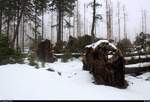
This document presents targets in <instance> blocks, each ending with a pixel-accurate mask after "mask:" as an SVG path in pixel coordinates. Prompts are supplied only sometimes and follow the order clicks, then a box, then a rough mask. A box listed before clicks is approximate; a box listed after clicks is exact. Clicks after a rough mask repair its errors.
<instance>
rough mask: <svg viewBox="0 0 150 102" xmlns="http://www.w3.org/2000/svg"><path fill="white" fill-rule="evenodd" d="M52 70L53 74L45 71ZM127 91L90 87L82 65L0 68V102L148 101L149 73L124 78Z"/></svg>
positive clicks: (74, 61)
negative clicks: (20, 101)
mask: <svg viewBox="0 0 150 102" xmlns="http://www.w3.org/2000/svg"><path fill="white" fill-rule="evenodd" d="M49 68H50V69H53V70H55V72H51V71H48V70H47V69H49ZM126 80H127V81H128V82H129V87H128V88H127V89H117V88H113V87H109V86H104V85H94V84H93V83H92V82H93V78H92V76H91V75H90V74H89V73H88V72H86V71H82V62H81V61H80V60H79V59H74V60H72V61H69V62H67V63H62V62H60V61H57V62H55V63H53V64H48V63H47V64H46V67H45V68H40V69H35V68H34V67H31V66H29V65H27V64H13V65H3V66H0V100H150V95H149V94H150V73H145V74H143V75H141V76H138V77H132V76H130V75H126Z"/></svg>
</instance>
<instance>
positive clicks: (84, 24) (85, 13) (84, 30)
mask: <svg viewBox="0 0 150 102" xmlns="http://www.w3.org/2000/svg"><path fill="white" fill-rule="evenodd" d="M85 8H86V4H84V35H85V21H86V20H85V19H86V18H85V17H86V11H85Z"/></svg>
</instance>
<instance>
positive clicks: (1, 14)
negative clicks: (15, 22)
mask: <svg viewBox="0 0 150 102" xmlns="http://www.w3.org/2000/svg"><path fill="white" fill-rule="evenodd" d="M2 16H3V10H2V9H1V10H0V39H1V33H2Z"/></svg>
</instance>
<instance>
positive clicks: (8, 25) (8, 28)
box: [7, 15, 10, 41]
mask: <svg viewBox="0 0 150 102" xmlns="http://www.w3.org/2000/svg"><path fill="white" fill-rule="evenodd" d="M9 30H10V17H9V15H8V17H7V40H8V41H9Z"/></svg>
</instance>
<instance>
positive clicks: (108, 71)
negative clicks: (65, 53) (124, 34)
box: [83, 40, 127, 88]
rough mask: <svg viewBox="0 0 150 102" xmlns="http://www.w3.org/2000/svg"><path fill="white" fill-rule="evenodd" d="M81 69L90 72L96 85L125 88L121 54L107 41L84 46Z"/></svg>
mask: <svg viewBox="0 0 150 102" xmlns="http://www.w3.org/2000/svg"><path fill="white" fill-rule="evenodd" d="M85 51H86V52H85V55H84V58H83V65H84V66H83V69H84V70H88V71H90V73H91V74H92V75H93V77H94V80H95V83H96V84H103V85H109V86H114V87H118V88H126V87H127V82H126V81H125V70H124V69H125V60H124V57H123V56H122V54H121V52H120V51H119V50H118V49H117V48H116V47H115V46H114V45H113V44H112V43H110V42H109V41H108V40H100V41H98V42H96V43H93V44H92V45H88V46H86V50H85Z"/></svg>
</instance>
